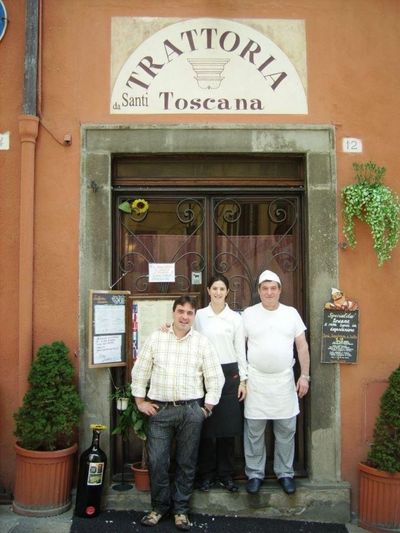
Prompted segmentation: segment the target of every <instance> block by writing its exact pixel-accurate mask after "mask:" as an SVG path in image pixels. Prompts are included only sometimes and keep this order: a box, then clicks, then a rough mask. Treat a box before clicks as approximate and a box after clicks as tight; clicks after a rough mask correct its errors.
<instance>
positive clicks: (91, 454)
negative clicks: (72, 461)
mask: <svg viewBox="0 0 400 533" xmlns="http://www.w3.org/2000/svg"><path fill="white" fill-rule="evenodd" d="M90 429H91V430H92V431H93V437H92V444H91V446H90V447H89V448H88V449H87V450H85V451H84V452H82V454H81V456H80V458H79V471H78V486H77V490H76V502H75V515H76V516H82V517H85V518H93V517H95V516H97V515H98V514H99V512H100V507H101V496H102V492H103V484H104V474H105V470H106V466H107V456H106V454H105V453H104V452H103V450H102V449H101V448H100V434H101V432H102V431H103V430H104V429H106V426H103V425H102V424H91V425H90Z"/></svg>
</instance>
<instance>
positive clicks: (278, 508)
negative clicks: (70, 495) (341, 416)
mask: <svg viewBox="0 0 400 533" xmlns="http://www.w3.org/2000/svg"><path fill="white" fill-rule="evenodd" d="M296 483H297V490H296V493H295V494H293V495H291V496H288V495H286V494H285V493H284V492H283V491H282V489H281V488H280V487H279V486H278V484H277V482H276V481H270V480H268V481H264V483H263V485H262V487H261V489H260V492H259V493H258V494H256V495H251V494H248V493H247V492H246V484H245V482H239V483H238V485H239V492H237V493H235V494H231V493H229V492H228V491H226V490H224V489H223V488H212V489H211V490H210V491H209V492H201V491H199V490H195V491H194V492H193V496H192V499H191V509H192V511H193V512H198V513H205V514H215V515H232V516H253V517H254V516H258V517H264V518H285V519H288V520H290V519H294V520H309V521H316V522H337V523H341V524H345V523H347V522H350V519H351V517H350V484H349V483H347V482H338V483H311V482H309V481H307V480H296ZM104 506H105V508H106V509H110V510H111V509H114V510H119V511H122V510H129V509H134V510H136V511H146V510H148V509H150V493H149V492H141V491H137V490H136V489H135V487H134V486H133V488H132V489H130V490H128V491H125V492H118V491H116V490H113V489H112V487H110V488H109V489H108V490H107V491H106V492H105V494H104Z"/></svg>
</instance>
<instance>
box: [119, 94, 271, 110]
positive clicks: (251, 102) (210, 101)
mask: <svg viewBox="0 0 400 533" xmlns="http://www.w3.org/2000/svg"><path fill="white" fill-rule="evenodd" d="M159 97H160V99H161V105H162V109H163V110H164V111H170V110H171V109H174V110H176V111H185V110H186V109H188V110H191V111H195V110H198V109H202V110H205V111H213V110H216V111H229V110H232V109H234V110H236V111H262V110H263V109H264V106H263V104H262V102H261V100H259V99H258V98H210V97H208V98H192V99H190V100H187V99H186V98H175V95H174V93H173V92H168V91H161V92H160V93H159ZM121 106H122V107H147V106H148V98H147V97H135V96H129V95H128V93H126V92H124V93H122V103H121Z"/></svg>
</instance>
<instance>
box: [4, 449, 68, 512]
mask: <svg viewBox="0 0 400 533" xmlns="http://www.w3.org/2000/svg"><path fill="white" fill-rule="evenodd" d="M77 449H78V445H77V444H74V445H73V446H71V447H69V448H66V449H64V450H56V451H53V452H41V451H33V450H26V449H25V448H21V447H20V446H18V444H16V445H15V451H16V454H17V458H16V459H17V461H16V467H15V487H14V501H13V510H14V511H15V512H16V513H18V514H21V515H25V516H54V515H58V514H61V513H64V512H65V511H67V510H68V509H69V508H70V507H71V487H72V478H73V472H74V466H75V464H74V459H75V455H76V451H77Z"/></svg>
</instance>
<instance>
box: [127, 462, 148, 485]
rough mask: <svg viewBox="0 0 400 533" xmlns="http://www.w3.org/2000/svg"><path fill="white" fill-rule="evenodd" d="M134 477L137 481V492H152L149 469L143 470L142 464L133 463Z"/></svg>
mask: <svg viewBox="0 0 400 533" xmlns="http://www.w3.org/2000/svg"><path fill="white" fill-rule="evenodd" d="M131 468H132V472H133V477H134V479H135V487H136V489H137V490H141V491H149V490H150V474H149V470H148V469H147V468H142V463H141V462H139V463H133V465H132V467H131Z"/></svg>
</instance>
